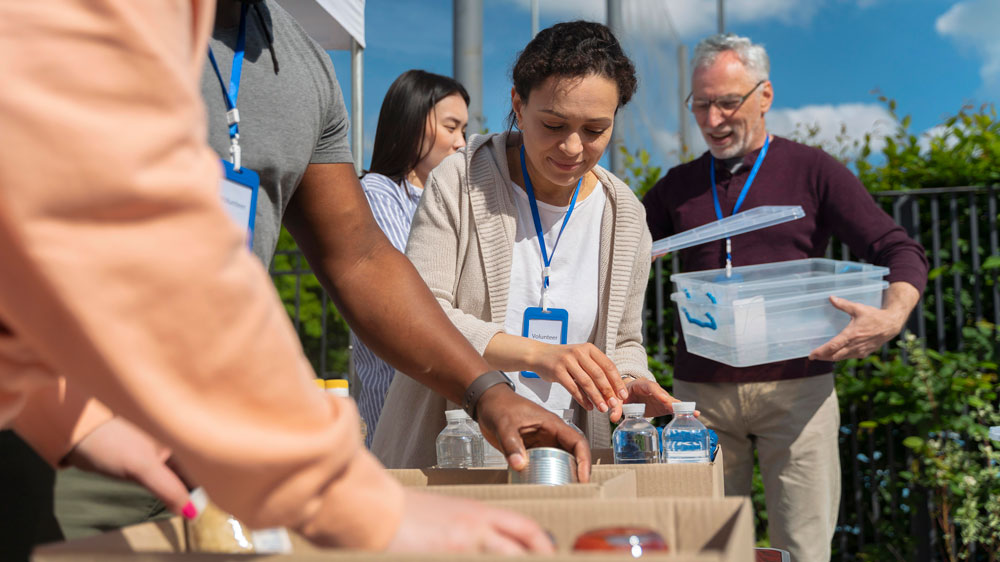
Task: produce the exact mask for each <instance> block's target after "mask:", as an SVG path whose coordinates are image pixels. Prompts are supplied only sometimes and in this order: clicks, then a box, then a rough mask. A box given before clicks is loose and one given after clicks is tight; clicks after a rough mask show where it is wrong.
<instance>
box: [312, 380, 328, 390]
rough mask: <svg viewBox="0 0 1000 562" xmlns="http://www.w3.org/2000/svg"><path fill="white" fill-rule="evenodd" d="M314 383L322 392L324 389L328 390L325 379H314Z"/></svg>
mask: <svg viewBox="0 0 1000 562" xmlns="http://www.w3.org/2000/svg"><path fill="white" fill-rule="evenodd" d="M313 383H314V384H315V385H316V387H317V388H319V389H320V390H322V389H324V388H326V381H325V380H323V379H313Z"/></svg>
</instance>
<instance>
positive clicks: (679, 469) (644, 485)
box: [591, 448, 726, 498]
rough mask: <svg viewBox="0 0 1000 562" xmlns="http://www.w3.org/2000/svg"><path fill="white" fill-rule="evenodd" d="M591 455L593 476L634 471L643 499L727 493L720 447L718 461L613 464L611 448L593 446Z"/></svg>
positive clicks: (723, 495) (638, 494)
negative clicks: (620, 471)
mask: <svg viewBox="0 0 1000 562" xmlns="http://www.w3.org/2000/svg"><path fill="white" fill-rule="evenodd" d="M591 454H592V456H593V459H594V463H595V464H594V467H593V470H592V471H591V474H593V475H594V477H598V476H597V475H600V474H602V473H603V472H605V471H614V470H621V469H623V468H628V469H630V470H634V471H635V479H636V495H637V496H638V497H640V498H658V497H668V498H677V497H695V498H722V497H725V495H726V490H725V485H724V484H725V482H724V479H723V469H722V467H723V465H722V462H723V461H722V449H721V448H720V449H719V452H718V453H717V454H716V455H715V461H713V462H710V463H696V464H664V463H658V464H614V462H615V456H614V452H613V451H612V450H611V449H594V450H593V451H592V452H591Z"/></svg>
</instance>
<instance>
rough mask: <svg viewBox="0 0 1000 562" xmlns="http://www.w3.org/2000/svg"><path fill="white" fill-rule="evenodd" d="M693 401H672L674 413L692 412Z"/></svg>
mask: <svg viewBox="0 0 1000 562" xmlns="http://www.w3.org/2000/svg"><path fill="white" fill-rule="evenodd" d="M694 406H695V403H694V402H674V406H673V407H674V413H675V414H693V413H694Z"/></svg>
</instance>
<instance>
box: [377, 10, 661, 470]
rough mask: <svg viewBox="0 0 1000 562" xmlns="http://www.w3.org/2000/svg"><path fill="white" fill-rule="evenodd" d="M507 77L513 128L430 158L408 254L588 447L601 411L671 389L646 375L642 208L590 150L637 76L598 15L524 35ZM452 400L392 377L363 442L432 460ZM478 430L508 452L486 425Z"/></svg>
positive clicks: (496, 362) (604, 418)
mask: <svg viewBox="0 0 1000 562" xmlns="http://www.w3.org/2000/svg"><path fill="white" fill-rule="evenodd" d="M513 83H514V87H513V89H512V91H511V106H512V111H511V117H512V124H513V123H516V125H517V129H518V131H517V132H514V131H513V130H509V131H507V132H504V133H498V134H492V135H483V136H475V137H473V138H472V139H471V140H470V143H469V146H467V147H466V148H465V150H464V151H463V153H461V154H456V155H453V156H450V157H449V158H447V159H445V161H444V162H442V163H441V165H440V166H438V168H437V169H435V170H434V172H433V173H432V174H431V175H430V178H429V180H428V182H427V196H426V197H424V200H423V201H422V202H421V203H420V206H419V207H418V208H417V212H416V215H415V216H414V219H413V229H412V232H411V234H410V239H409V243H408V246H407V252H406V253H407V257H409V258H410V260H411V261H412V262H413V264H414V265H415V266H416V268H417V271H418V272H420V275H421V276H422V277H423V279H424V281H426V282H427V285H428V286H429V287H430V288H431V292H432V293H434V295H435V296H436V297H437V299H438V302H440V303H441V306H442V307H443V308H444V309H445V311H446V312H447V313H448V315H449V317H450V318H451V320H452V322H454V323H455V325H456V326H457V327H458V329H459V331H461V332H462V333H463V334H465V336H466V338H468V339H469V341H470V342H471V343H472V344H473V346H474V347H475V348H476V350H477V351H479V352H480V353H482V354H483V357H485V358H486V360H487V361H488V362H489V363H490V365H491V366H492V367H493V368H496V369H500V370H503V371H505V372H506V374H507V377H508V378H509V379H510V380H511V381H512V383H513V384H514V386H515V390H516V392H517V393H518V394H519V395H521V396H524V397H525V398H528V399H529V400H532V401H534V402H536V403H538V404H541V405H543V406H544V407H546V408H548V409H550V410H553V411H558V410H564V409H572V410H574V412H575V418H576V420H575V421H576V422H577V425H578V426H580V427H582V428H583V430H584V431H585V433H586V434H587V436H588V438H589V441H590V444H591V446H592V447H608V446H609V444H610V430H609V423H608V418H609V416H610V418H611V420H612V421H617V420H618V419H619V417H620V416H621V406H622V403H624V402H642V403H645V404H646V415H647V416H658V415H663V414H667V413H670V412H671V404H672V403H673V402H675V400H674V399H673V398H672V397H671V396H670V395H669V394H668V393H667V392H666V391H665V390H663V389H662V388H661V387H660V386H659V385H658V384H657V383H656V381H655V380H654V379H653V377H652V375H651V374H650V372H649V369H648V368H647V359H646V351H645V348H644V347H643V345H642V334H641V325H642V321H641V314H642V299H643V295H644V293H645V290H646V282H647V280H648V277H649V268H650V245H651V239H650V234H649V230H648V229H647V228H646V223H645V213H644V212H643V207H642V205H641V204H640V203H639V201H638V200H637V199H636V197H635V195H634V194H633V193H632V191H631V190H630V189H629V188H628V186H626V185H625V184H624V183H622V181H621V180H619V179H618V178H616V177H615V176H613V175H612V174H611V173H609V172H608V171H606V170H604V169H603V168H601V167H600V166H598V165H597V162H598V160H600V158H601V156H602V155H603V154H604V152H605V150H606V149H607V147H608V144H609V142H610V140H611V130H612V128H613V127H614V122H615V115H616V113H617V111H618V109H619V108H620V107H622V106H624V105H625V104H626V103H628V101H629V99H630V98H631V97H632V94H633V92H634V91H635V88H636V77H635V67H634V66H633V64H632V62H631V61H630V60H629V58H628V57H627V56H626V55H625V53H624V52H623V50H622V48H621V45H620V44H619V43H618V40H617V39H616V38H615V36H614V35H613V34H612V33H611V31H610V30H609V29H608V28H607V27H606V26H604V25H601V24H599V23H592V22H583V21H576V22H568V23H560V24H556V25H554V26H552V27H550V28H548V29H545V30H543V31H541V32H540V33H539V34H538V35H537V36H536V37H535V38H534V39H532V40H531V42H529V43H528V45H527V46H526V47H525V48H524V51H522V52H521V54H520V55H519V56H518V59H517V62H516V64H515V65H514V70H513ZM455 407H457V405H452V404H448V403H447V402H446V400H445V399H444V398H443V397H441V396H439V395H436V394H435V393H434V392H433V391H431V390H430V389H429V388H427V387H425V386H423V385H422V384H420V383H418V382H416V381H415V380H414V379H411V378H410V377H397V378H396V379H395V380H394V381H393V384H392V387H391V388H390V389H389V393H388V395H387V396H386V415H385V416H384V417H383V419H382V422H381V424H380V425H379V427H378V430H377V431H376V435H375V439H374V441H373V444H372V450H373V452H374V453H375V454H376V456H378V457H379V458H380V459H381V460H382V462H383V463H385V464H386V465H387V466H389V467H392V468H402V467H425V466H430V465H433V464H434V463H435V447H434V440H435V436H436V434H437V433H438V432H440V430H441V428H443V427H444V425H445V416H444V412H445V410H447V409H451V408H455ZM483 432H484V435H486V436H487V437H488V438H491V440H492V442H493V443H494V445H497V446H500V447H502V448H504V449H506V450H507V452H511V453H513V451H512V450H509V446H508V444H501V443H497V442H496V438H495V436H491V433H492V428H489V427H485V426H484V427H483ZM529 441H530V436H528V435H526V436H525V442H526V443H529ZM529 446H530V444H529ZM515 455H516V453H515ZM519 460H520V459H517V458H516V457H515V456H514V455H511V456H509V457H508V461H511V463H512V464H515V463H518V462H519Z"/></svg>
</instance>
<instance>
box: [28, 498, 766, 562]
mask: <svg viewBox="0 0 1000 562" xmlns="http://www.w3.org/2000/svg"><path fill="white" fill-rule="evenodd" d="M499 505H502V506H503V507H505V508H508V509H511V510H514V511H518V512H520V513H524V514H525V515H528V516H529V517H532V518H534V519H535V520H537V521H538V522H539V524H540V525H542V527H544V528H545V529H548V530H549V531H550V532H551V533H552V534H553V536H554V537H555V538H556V541H557V545H558V547H559V549H560V554H558V555H556V556H523V557H519V558H518V560H528V561H533V562H581V561H587V562H621V560H623V557H622V556H621V555H620V554H619V555H601V554H590V553H586V554H577V555H573V554H570V553H569V552H567V551H568V549H569V548H571V547H572V544H573V541H575V539H576V536H578V535H579V534H582V533H584V532H586V531H589V530H591V529H596V528H600V527H608V526H618V525H639V526H644V527H651V528H653V529H655V530H656V531H658V532H659V533H660V534H661V535H662V536H663V538H664V539H665V540H666V542H667V545H668V547H669V548H670V552H669V553H668V554H667V555H664V556H655V557H654V556H649V558H652V559H663V560H670V561H671V562H693V561H699V562H753V559H754V558H753V557H754V550H753V514H752V512H751V506H750V502H749V500H748V499H746V498H726V499H722V500H705V499H693V498H683V499H652V498H648V499H638V500H612V501H609V500H598V499H577V500H540V501H529V500H517V501H507V502H500V503H499ZM293 545H294V547H295V553H294V554H290V555H254V556H252V558H251V557H248V556H247V555H220V554H196V553H185V549H186V543H185V540H184V524H183V523H182V522H181V520H180V519H179V518H176V517H175V518H173V519H168V520H164V521H158V522H154V523H144V524H142V525H135V526H132V527H126V528H124V529H119V530H117V531H112V532H109V533H105V534H103V535H99V536H96V537H89V538H86V539H79V540H75V541H68V542H63V543H56V544H53V545H46V546H43V547H39V548H38V549H36V550H35V553H34V554H33V556H32V560H33V561H34V562H70V561H74V562H77V561H79V562H117V561H123V562H124V561H128V562H138V561H142V562H154V561H155V562H222V561H229V560H232V561H239V562H243V561H247V560H253V562H265V561H267V562H319V561H321V560H328V561H333V562H382V561H390V560H400V561H404V562H436V561H439V560H445V561H451V560H454V561H459V560H474V561H476V562H508V561H509V560H510V558H506V557H500V556H487V555H479V556H474V555H468V554H465V555H443V554H434V555H401V554H372V553H364V552H357V551H343V550H340V551H338V550H321V549H317V548H315V547H313V546H312V545H310V544H308V543H307V542H305V541H303V540H302V539H301V538H299V537H293ZM625 558H627V557H625ZM644 558H645V557H644Z"/></svg>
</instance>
